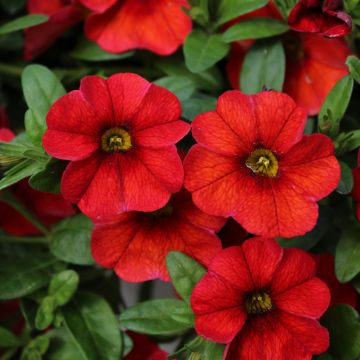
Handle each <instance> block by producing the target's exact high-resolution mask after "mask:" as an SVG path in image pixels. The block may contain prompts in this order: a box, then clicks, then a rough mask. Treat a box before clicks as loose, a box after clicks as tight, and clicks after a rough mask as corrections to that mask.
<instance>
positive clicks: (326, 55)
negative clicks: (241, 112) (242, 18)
mask: <svg viewBox="0 0 360 360" xmlns="http://www.w3.org/2000/svg"><path fill="white" fill-rule="evenodd" d="M270 10H271V12H270ZM270 10H268V11H267V12H268V16H270V17H277V16H275V15H274V13H273V10H272V8H271V9H270ZM263 11H265V10H263ZM251 14H252V15H248V18H249V17H258V16H259V15H258V13H255V12H254V13H251ZM282 40H283V44H284V48H285V54H286V74H285V82H284V92H286V93H287V94H289V95H290V96H291V97H293V98H294V100H295V101H296V103H297V104H298V105H299V106H301V107H303V108H304V109H305V110H306V111H307V113H308V114H309V115H315V114H317V113H318V112H319V111H320V108H321V105H322V103H323V102H324V100H325V98H326V96H327V94H328V93H329V92H330V90H331V89H332V88H333V86H334V85H335V84H336V82H337V81H338V80H340V79H341V78H342V77H344V76H345V75H347V74H348V68H347V66H346V64H345V61H346V58H347V57H348V56H349V55H351V52H350V50H349V48H348V46H347V44H346V42H345V40H344V39H326V38H324V37H322V36H318V35H312V34H300V33H296V32H290V33H287V34H285V35H283V36H282ZM252 44H253V41H252V40H251V41H249V40H246V41H239V42H236V43H233V44H232V51H231V54H230V59H229V62H228V64H227V73H228V77H229V80H230V83H231V85H232V87H233V88H234V89H239V79H240V71H241V67H242V63H243V61H244V58H245V55H246V53H247V51H248V50H249V48H250V46H251V45H252ZM264 85H266V84H264Z"/></svg>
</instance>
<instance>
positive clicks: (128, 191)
mask: <svg viewBox="0 0 360 360" xmlns="http://www.w3.org/2000/svg"><path fill="white" fill-rule="evenodd" d="M180 115H181V106H180V102H179V100H178V99H177V97H176V96H175V95H173V94H172V93H171V92H170V91H168V90H167V89H165V88H162V87H160V86H157V85H154V84H151V83H150V82H148V81H147V80H145V79H143V78H142V77H140V76H138V75H135V74H128V73H123V74H117V75H113V76H111V77H110V78H109V79H107V80H104V79H102V78H101V77H98V76H88V77H85V78H84V79H83V80H82V81H81V85H80V90H75V91H71V92H70V93H68V94H66V95H64V96H63V97H62V98H60V99H59V100H58V101H57V102H56V103H55V104H54V105H53V106H52V107H51V109H50V111H49V113H48V116H47V125H48V130H47V131H46V133H45V135H44V137H43V145H44V148H45V150H46V151H47V152H48V153H49V154H50V155H52V156H54V157H56V158H59V159H63V160H70V161H71V162H70V164H69V165H68V166H67V168H66V169H65V172H64V174H63V177H62V181H61V191H62V193H63V195H64V197H65V198H66V199H68V200H69V201H71V202H73V203H76V204H77V205H78V206H79V208H80V209H81V210H82V212H83V213H85V214H86V215H88V216H90V217H92V218H94V219H99V218H104V217H109V216H113V215H116V214H119V213H121V212H123V211H131V210H138V211H154V210H158V209H159V208H161V207H163V206H165V204H166V203H167V202H168V200H169V198H170V196H171V194H172V193H175V192H177V191H179V190H180V188H181V186H182V183H183V167H182V162H181V159H180V157H179V155H178V153H177V150H176V147H175V145H174V144H175V143H176V142H177V141H179V140H180V139H181V138H182V137H184V136H185V135H186V134H187V133H188V131H189V125H188V124H187V123H185V122H184V121H182V120H180Z"/></svg>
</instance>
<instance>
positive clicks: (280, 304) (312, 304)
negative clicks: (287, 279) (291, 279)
mask: <svg viewBox="0 0 360 360" xmlns="http://www.w3.org/2000/svg"><path fill="white" fill-rule="evenodd" d="M272 299H273V300H274V302H275V304H276V307H277V308H278V309H280V310H284V311H286V312H288V313H290V314H294V315H299V316H303V317H309V318H312V319H318V318H320V316H321V315H322V314H323V313H324V312H325V311H326V309H327V308H328V307H329V304H330V292H329V289H328V287H327V286H326V285H325V283H324V282H322V281H321V280H320V279H318V278H313V279H311V280H309V281H307V282H304V283H302V284H300V285H297V286H295V287H292V288H291V289H288V290H286V291H285V292H283V293H281V294H278V295H276V296H273V297H272Z"/></svg>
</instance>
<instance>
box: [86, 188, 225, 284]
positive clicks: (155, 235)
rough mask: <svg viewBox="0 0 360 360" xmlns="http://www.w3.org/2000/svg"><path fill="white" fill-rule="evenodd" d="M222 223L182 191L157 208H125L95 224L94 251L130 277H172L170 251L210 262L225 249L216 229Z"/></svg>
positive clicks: (102, 262)
mask: <svg viewBox="0 0 360 360" xmlns="http://www.w3.org/2000/svg"><path fill="white" fill-rule="evenodd" d="M224 222H225V219H223V218H219V217H215V216H211V215H207V214H205V213H203V212H202V211H201V210H199V209H198V208H196V206H195V205H194V203H193V202H192V200H191V195H190V194H189V193H188V192H186V191H181V192H179V193H177V194H175V195H173V196H172V198H171V199H170V201H169V202H168V203H167V204H166V205H165V206H164V207H163V208H161V209H159V210H156V211H153V212H148V213H145V212H135V211H133V212H127V213H125V214H120V215H118V216H117V217H116V218H114V219H112V220H111V221H108V222H101V223H100V224H95V228H94V231H93V234H92V240H91V252H92V256H93V258H94V259H95V261H96V262H97V263H99V264H100V265H103V266H105V267H108V268H114V270H115V272H116V273H117V275H118V276H119V277H121V278H122V279H124V280H126V281H136V282H137V281H146V280H151V279H156V278H160V279H162V280H166V281H168V280H169V275H168V272H167V269H166V262H165V258H166V255H167V253H168V252H169V251H173V250H177V251H182V252H184V253H187V254H188V255H190V256H191V257H194V258H195V259H197V260H198V261H200V262H201V263H203V264H204V265H207V264H208V263H209V262H210V260H211V259H212V258H213V257H214V255H215V254H216V253H217V252H218V251H220V249H221V243H220V240H219V238H218V237H217V236H216V235H215V232H216V231H219V230H220V229H221V227H222V225H224Z"/></svg>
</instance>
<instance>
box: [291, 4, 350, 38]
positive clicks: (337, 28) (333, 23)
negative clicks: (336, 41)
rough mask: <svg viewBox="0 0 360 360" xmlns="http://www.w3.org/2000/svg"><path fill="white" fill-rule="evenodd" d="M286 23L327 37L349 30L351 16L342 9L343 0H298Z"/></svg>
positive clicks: (345, 33)
mask: <svg viewBox="0 0 360 360" xmlns="http://www.w3.org/2000/svg"><path fill="white" fill-rule="evenodd" d="M288 23H289V25H290V27H291V28H292V29H293V30H296V31H300V32H307V33H315V34H319V35H323V36H328V37H338V36H345V35H347V34H349V33H350V32H351V28H352V20H351V16H350V15H349V14H347V13H346V12H345V11H343V0H300V1H299V2H298V3H297V4H296V5H295V6H294V8H293V9H292V11H291V13H290V15H289V19H288Z"/></svg>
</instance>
